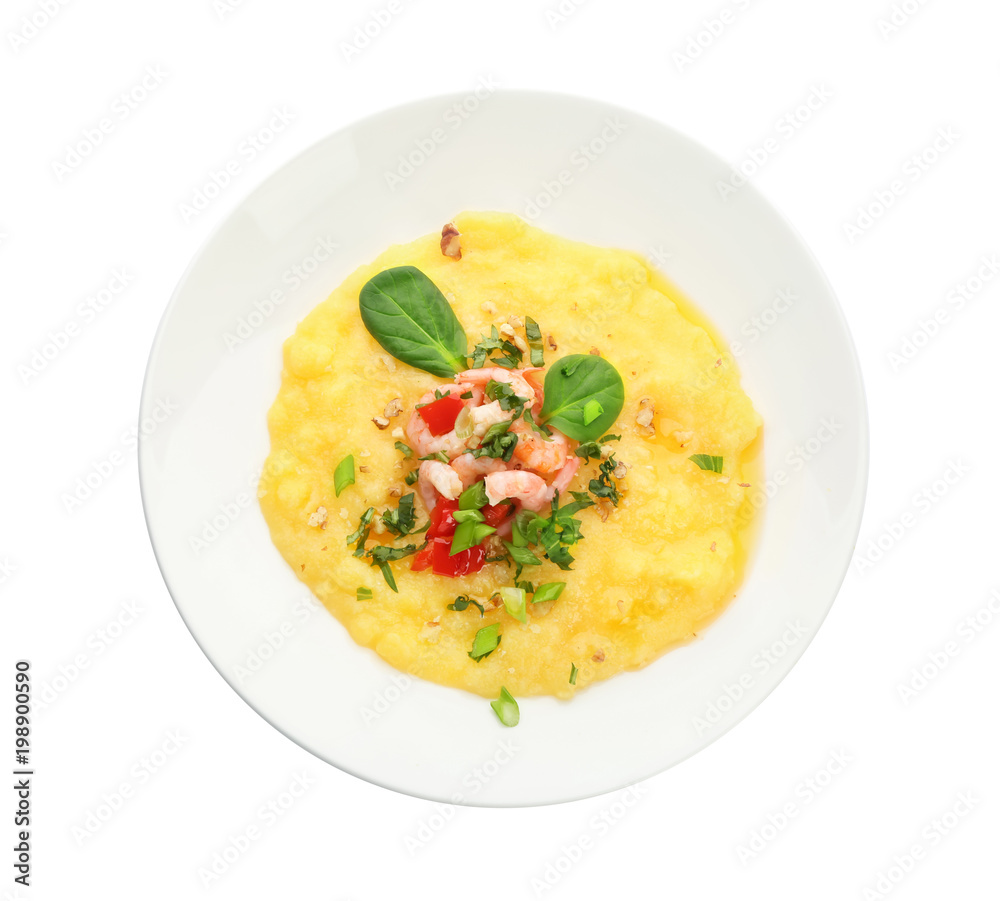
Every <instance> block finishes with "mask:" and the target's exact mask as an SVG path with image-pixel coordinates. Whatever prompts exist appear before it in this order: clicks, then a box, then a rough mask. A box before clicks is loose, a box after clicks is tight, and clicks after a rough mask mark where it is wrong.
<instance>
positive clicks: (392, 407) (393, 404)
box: [382, 397, 403, 419]
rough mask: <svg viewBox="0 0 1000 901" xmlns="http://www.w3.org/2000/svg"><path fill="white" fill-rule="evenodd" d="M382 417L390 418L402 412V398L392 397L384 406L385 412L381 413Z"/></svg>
mask: <svg viewBox="0 0 1000 901" xmlns="http://www.w3.org/2000/svg"><path fill="white" fill-rule="evenodd" d="M382 412H383V415H384V416H386V417H388V418H390V419H391V418H392V417H393V416H399V414H400V413H402V412H403V398H401V397H394V398H393V399H392V400H391V401H389V403H387V404H386V405H385V410H383V411H382Z"/></svg>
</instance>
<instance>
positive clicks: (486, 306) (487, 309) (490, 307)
mask: <svg viewBox="0 0 1000 901" xmlns="http://www.w3.org/2000/svg"><path fill="white" fill-rule="evenodd" d="M482 309H483V312H484V313H486V314H487V315H489V316H496V314H497V305H496V304H495V303H493V302H492V301H490V300H486V301H483V307H482Z"/></svg>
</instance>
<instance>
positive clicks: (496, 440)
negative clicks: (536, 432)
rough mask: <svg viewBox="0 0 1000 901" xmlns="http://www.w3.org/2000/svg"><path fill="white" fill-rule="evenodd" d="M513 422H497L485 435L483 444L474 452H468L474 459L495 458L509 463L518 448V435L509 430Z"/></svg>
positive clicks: (508, 420) (507, 420)
mask: <svg viewBox="0 0 1000 901" xmlns="http://www.w3.org/2000/svg"><path fill="white" fill-rule="evenodd" d="M511 422H512V420H510V419H506V420H504V421H503V422H495V423H494V424H493V425H491V426H490V427H489V428H488V429H487V430H486V434H485V435H483V438H482V443H481V444H480V446H479V447H477V448H476V449H475V450H473V451H468V452H467V453H471V454H472V455H473V456H474V457H476V458H478V457H493V458H495V459H498V460H503V461H504V462H505V463H509V462H510V459H511V457H513V456H514V448H515V447H516V446H517V435H514V434H511V433H510V432H509V431H508V429H509V428H510V426H511Z"/></svg>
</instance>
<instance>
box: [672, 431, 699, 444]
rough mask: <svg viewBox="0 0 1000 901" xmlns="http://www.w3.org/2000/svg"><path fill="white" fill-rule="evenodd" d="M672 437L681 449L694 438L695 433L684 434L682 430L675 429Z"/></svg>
mask: <svg viewBox="0 0 1000 901" xmlns="http://www.w3.org/2000/svg"><path fill="white" fill-rule="evenodd" d="M671 437H672V438H673V439H674V441H676V442H677V443H678V444H679V445H680V446H681V447H685V446H686V445H687V444H689V443H690V442H691V440H692V439H693V438H694V432H682V431H681V430H680V429H675V430H674V432H673V433H672V435H671Z"/></svg>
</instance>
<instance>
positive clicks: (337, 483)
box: [333, 454, 354, 497]
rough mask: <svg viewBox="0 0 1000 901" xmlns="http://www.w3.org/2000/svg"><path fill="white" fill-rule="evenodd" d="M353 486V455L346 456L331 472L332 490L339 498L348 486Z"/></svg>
mask: <svg viewBox="0 0 1000 901" xmlns="http://www.w3.org/2000/svg"><path fill="white" fill-rule="evenodd" d="M353 484H354V454H348V455H347V456H346V457H344V459H343V460H341V461H340V462H339V463H338V464H337V468H336V469H335V470H334V471H333V490H334V491H336V492H337V497H340V492H341V491H343V490H344V489H345V488H346V487H347V486H348V485H353Z"/></svg>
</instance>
